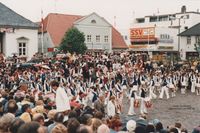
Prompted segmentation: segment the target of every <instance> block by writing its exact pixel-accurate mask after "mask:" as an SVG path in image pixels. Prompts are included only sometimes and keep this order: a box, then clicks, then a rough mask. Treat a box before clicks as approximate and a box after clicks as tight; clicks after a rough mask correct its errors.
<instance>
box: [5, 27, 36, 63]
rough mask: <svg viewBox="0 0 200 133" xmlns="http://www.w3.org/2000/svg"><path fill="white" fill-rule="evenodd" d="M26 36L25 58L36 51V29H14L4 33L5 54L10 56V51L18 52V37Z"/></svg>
mask: <svg viewBox="0 0 200 133" xmlns="http://www.w3.org/2000/svg"><path fill="white" fill-rule="evenodd" d="M20 37H25V38H28V39H29V40H28V43H27V59H28V60H29V59H31V57H32V56H33V55H34V54H35V53H36V52H37V51H38V30H37V29H34V30H32V29H15V31H14V33H6V35H5V46H4V48H5V49H4V53H5V55H6V56H11V55H12V53H18V40H17V39H18V38H20Z"/></svg>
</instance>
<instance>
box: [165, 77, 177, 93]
mask: <svg viewBox="0 0 200 133" xmlns="http://www.w3.org/2000/svg"><path fill="white" fill-rule="evenodd" d="M167 87H168V88H169V89H170V90H171V92H172V97H175V96H176V94H175V92H176V90H175V86H174V80H173V77H172V75H169V77H168V79H167Z"/></svg>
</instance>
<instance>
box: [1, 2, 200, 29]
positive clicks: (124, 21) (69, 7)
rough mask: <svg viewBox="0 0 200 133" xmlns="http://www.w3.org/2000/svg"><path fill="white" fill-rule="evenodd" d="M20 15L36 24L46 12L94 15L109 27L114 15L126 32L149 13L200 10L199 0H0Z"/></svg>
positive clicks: (118, 25)
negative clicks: (136, 19)
mask: <svg viewBox="0 0 200 133" xmlns="http://www.w3.org/2000/svg"><path fill="white" fill-rule="evenodd" d="M0 2H2V3H3V4H5V5H6V6H8V7H9V8H11V9H12V10H14V11H16V12H17V13H19V14H20V15H22V16H24V17H26V18H28V19H30V20H32V21H34V22H36V21H39V20H41V9H42V10H43V14H44V17H45V16H46V15H47V14H48V13H55V12H56V13H63V14H73V15H88V14H90V13H92V12H96V13H97V14H99V15H100V16H102V17H104V18H105V19H106V20H107V21H109V22H110V23H111V24H114V16H116V28H117V29H128V28H130V25H131V22H132V20H133V19H134V18H135V17H144V16H146V15H153V14H158V13H159V14H168V13H176V12H180V10H181V6H182V5H186V8H187V11H197V9H200V0H0Z"/></svg>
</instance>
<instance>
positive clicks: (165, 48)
mask: <svg viewBox="0 0 200 133" xmlns="http://www.w3.org/2000/svg"><path fill="white" fill-rule="evenodd" d="M173 48H174V47H173V46H158V49H164V50H173Z"/></svg>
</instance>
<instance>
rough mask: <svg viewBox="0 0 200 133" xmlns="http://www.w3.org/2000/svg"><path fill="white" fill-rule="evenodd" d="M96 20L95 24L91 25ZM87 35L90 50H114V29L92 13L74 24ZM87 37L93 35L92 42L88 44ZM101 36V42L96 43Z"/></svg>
mask: <svg viewBox="0 0 200 133" xmlns="http://www.w3.org/2000/svg"><path fill="white" fill-rule="evenodd" d="M92 20H95V21H96V22H95V23H91V21H92ZM74 26H75V27H77V28H78V29H79V30H80V31H81V32H83V33H84V35H85V43H86V46H87V47H88V49H101V50H107V51H111V49H112V27H111V25H110V24H109V23H107V21H106V20H105V19H103V18H102V17H100V16H98V15H97V14H96V13H92V14H90V15H88V16H86V17H85V18H83V19H80V20H79V21H78V22H75V23H74ZM87 35H91V42H87ZM97 35H100V42H96V36H97ZM104 36H108V42H105V41H104Z"/></svg>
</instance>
